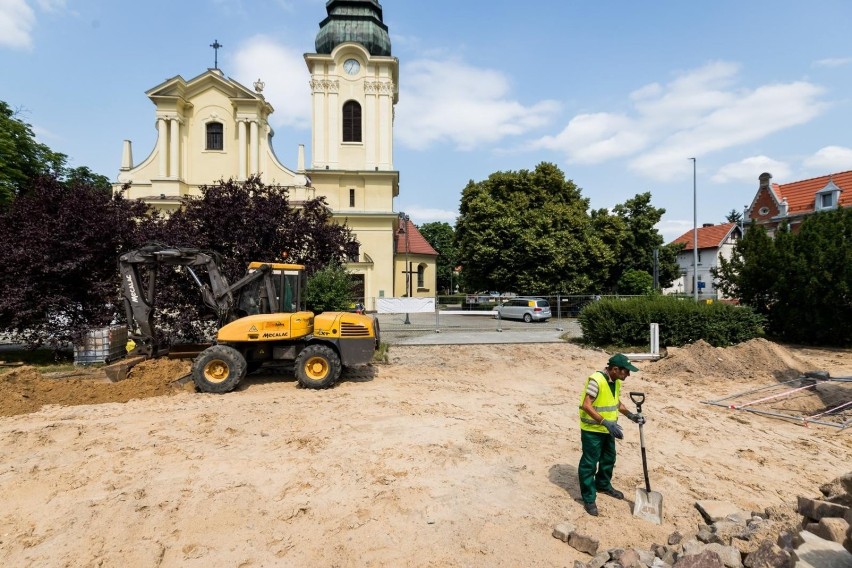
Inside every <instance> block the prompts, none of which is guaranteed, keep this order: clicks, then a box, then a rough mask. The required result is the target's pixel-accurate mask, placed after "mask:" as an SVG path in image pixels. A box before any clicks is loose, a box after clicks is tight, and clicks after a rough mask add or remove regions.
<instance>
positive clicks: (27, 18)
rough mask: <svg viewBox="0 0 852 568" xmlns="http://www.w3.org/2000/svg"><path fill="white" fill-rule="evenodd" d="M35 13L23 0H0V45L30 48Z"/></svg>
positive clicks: (13, 47)
mask: <svg viewBox="0 0 852 568" xmlns="http://www.w3.org/2000/svg"><path fill="white" fill-rule="evenodd" d="M34 25H35V13H34V12H33V9H32V8H30V6H29V5H28V4H27V3H26V2H25V0H0V46H5V47H10V48H12V49H30V48H31V47H32V43H33V40H32V35H31V33H32V30H33V26H34Z"/></svg>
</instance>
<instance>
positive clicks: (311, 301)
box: [305, 264, 353, 313]
mask: <svg viewBox="0 0 852 568" xmlns="http://www.w3.org/2000/svg"><path fill="white" fill-rule="evenodd" d="M352 284H353V282H352V278H351V277H350V276H349V273H348V272H346V269H345V268H343V266H341V265H339V264H330V265H328V266H326V267H325V268H321V269H320V270H318V271H316V272H315V273H314V275H313V276H311V277H310V278H308V285H307V288H306V290H305V304H307V307H308V309H309V310H311V311H313V312H314V313H321V312H340V311H346V310H348V309H349V307H350V305H351V304H352Z"/></svg>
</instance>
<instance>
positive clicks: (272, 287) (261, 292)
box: [234, 262, 307, 317]
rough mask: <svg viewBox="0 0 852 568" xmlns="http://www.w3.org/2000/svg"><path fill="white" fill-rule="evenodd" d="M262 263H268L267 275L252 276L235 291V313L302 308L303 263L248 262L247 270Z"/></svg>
mask: <svg viewBox="0 0 852 568" xmlns="http://www.w3.org/2000/svg"><path fill="white" fill-rule="evenodd" d="M264 265H266V266H269V271H270V272H269V276H268V277H266V278H263V279H260V280H253V281H251V282H250V283H249V284H247V285H246V286H244V287H243V288H241V289H240V290H239V291H238V292H237V293H236V294H235V296H236V298H235V303H236V306H235V310H234V312H235V314H234V315H235V316H236V317H245V316H254V315H258V314H274V313H292V312H298V311H303V310H304V309H305V305H304V300H303V299H302V292H303V290H304V289H305V285H306V283H307V278H306V276H305V267H304V266H302V265H299V264H282V263H264V262H252V263H250V264H249V266H248V272H247V274H249V275H251V274H254V273H255V272H256V271H257V270H260V269H261V267H263V266H264Z"/></svg>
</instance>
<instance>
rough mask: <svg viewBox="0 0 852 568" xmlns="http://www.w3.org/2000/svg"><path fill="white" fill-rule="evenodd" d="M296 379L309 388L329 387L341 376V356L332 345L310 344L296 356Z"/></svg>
mask: <svg viewBox="0 0 852 568" xmlns="http://www.w3.org/2000/svg"><path fill="white" fill-rule="evenodd" d="M295 367H296V379H297V380H298V381H299V385H301V386H302V387H304V388H308V389H327V388H328V387H330V386H331V385H333V384H334V383H335V382H336V381H337V379H338V378H340V369H341V364H340V357H338V355H337V353H336V352H335V351H334V349H332V348H331V347H327V346H325V345H308V346H307V347H305V348H304V349H302V352H301V353H299V355H298V357H296V366H295Z"/></svg>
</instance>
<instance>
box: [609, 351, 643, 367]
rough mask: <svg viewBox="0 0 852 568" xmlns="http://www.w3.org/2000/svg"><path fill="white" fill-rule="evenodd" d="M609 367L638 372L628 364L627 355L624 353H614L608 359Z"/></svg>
mask: <svg viewBox="0 0 852 568" xmlns="http://www.w3.org/2000/svg"><path fill="white" fill-rule="evenodd" d="M609 366H610V367H621V368H622V369H627V370H628V371H638V370H639V369H638V368H637V367H634V366H633V365H631V364H630V359H628V358H627V355H625V354H624V353H616V354H615V355H613V356H612V357H610V358H609Z"/></svg>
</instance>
